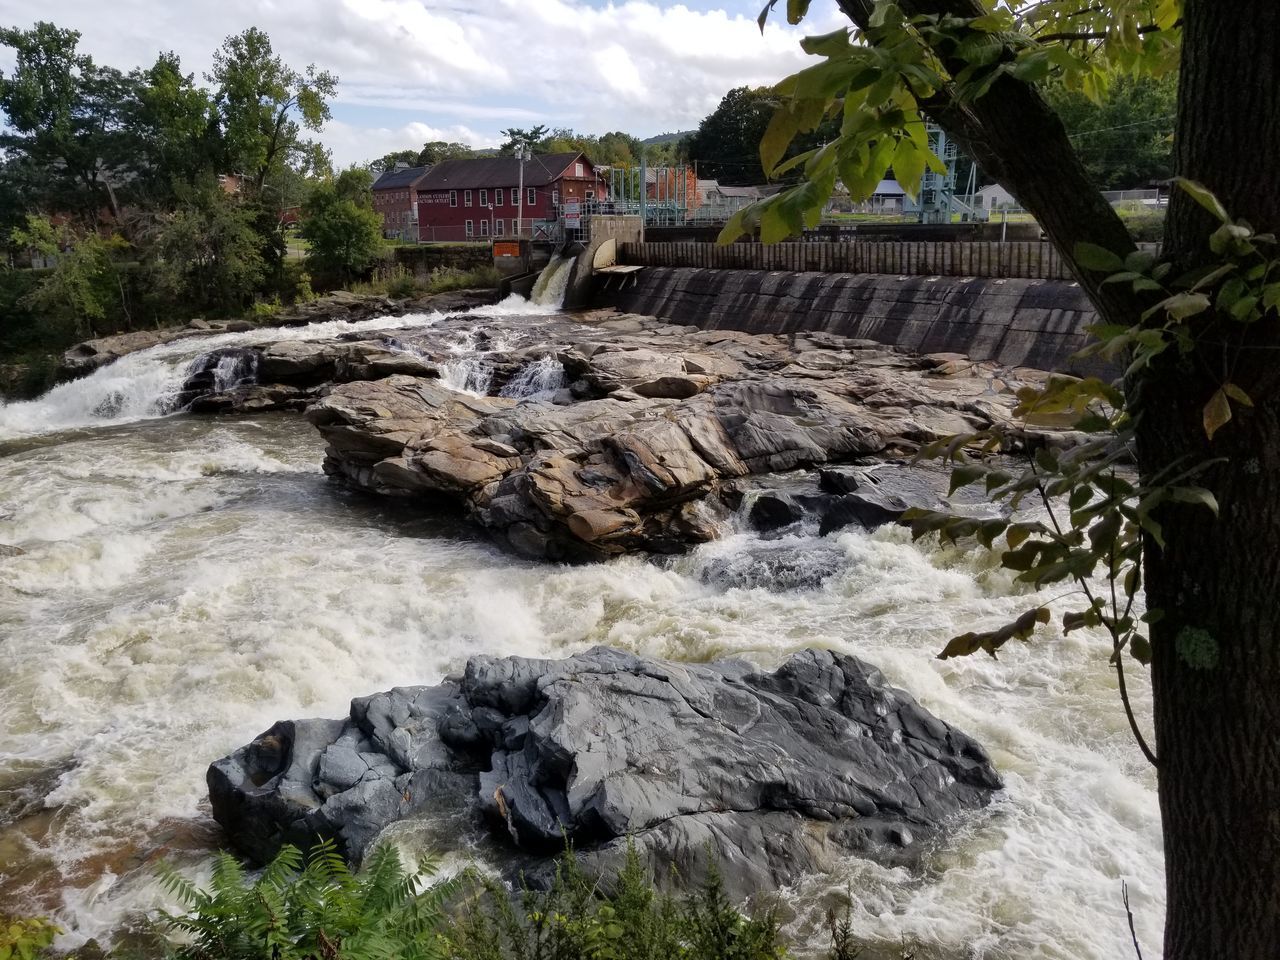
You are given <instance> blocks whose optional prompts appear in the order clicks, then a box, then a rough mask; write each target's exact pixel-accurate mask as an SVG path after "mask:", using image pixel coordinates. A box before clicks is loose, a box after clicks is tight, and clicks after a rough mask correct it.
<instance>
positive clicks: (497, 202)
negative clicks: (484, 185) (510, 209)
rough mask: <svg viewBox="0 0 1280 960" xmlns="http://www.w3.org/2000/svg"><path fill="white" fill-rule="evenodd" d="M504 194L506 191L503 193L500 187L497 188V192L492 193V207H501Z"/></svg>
mask: <svg viewBox="0 0 1280 960" xmlns="http://www.w3.org/2000/svg"><path fill="white" fill-rule="evenodd" d="M504 193H506V191H505V190H503V189H502V188H501V187H499V188H498V189H497V190H495V191H493V205H494V206H495V207H500V206H502V195H503V194H504Z"/></svg>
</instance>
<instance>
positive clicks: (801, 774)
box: [208, 648, 1001, 897]
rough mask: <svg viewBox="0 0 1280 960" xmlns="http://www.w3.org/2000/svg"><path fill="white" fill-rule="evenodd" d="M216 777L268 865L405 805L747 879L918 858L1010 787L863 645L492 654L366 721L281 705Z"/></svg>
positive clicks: (353, 849) (740, 881)
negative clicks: (686, 653)
mask: <svg viewBox="0 0 1280 960" xmlns="http://www.w3.org/2000/svg"><path fill="white" fill-rule="evenodd" d="M208 782H209V793H210V798H211V800H212V804H213V813H214V816H215V818H216V819H217V820H218V822H219V823H221V824H222V825H223V827H224V828H225V829H226V830H227V834H228V837H229V839H230V840H231V841H232V843H234V844H235V845H236V846H237V847H238V848H239V849H240V850H241V851H243V852H244V853H246V854H248V855H249V856H250V857H252V858H253V859H255V860H257V861H259V862H263V861H265V860H267V859H269V858H270V857H271V856H272V854H273V853H274V852H275V851H276V850H277V849H278V848H279V846H280V845H281V844H282V843H295V844H302V845H306V844H308V843H310V842H312V841H313V840H314V838H315V837H317V836H321V837H334V838H336V839H337V840H338V842H339V843H340V845H341V847H342V849H343V851H344V852H345V853H346V854H347V855H348V856H349V857H351V858H352V859H359V858H360V857H361V856H362V855H363V854H364V853H365V852H367V850H368V849H369V847H370V844H371V843H372V842H373V841H374V840H375V838H376V837H377V836H378V835H379V833H380V832H381V831H382V830H383V829H384V828H385V827H387V826H388V825H389V824H392V823H395V822H397V821H400V820H405V819H414V820H418V821H421V822H434V823H437V824H444V825H446V826H445V827H444V829H445V830H446V831H447V832H448V835H449V839H451V840H452V841H453V842H454V843H456V842H457V841H458V840H459V831H462V833H463V834H464V835H465V833H466V832H467V831H468V829H469V826H468V825H469V822H471V821H474V820H475V819H477V818H479V819H482V820H484V821H485V822H487V823H488V824H489V825H490V827H491V829H492V831H493V832H494V833H495V834H496V835H497V836H498V837H500V838H501V839H502V840H503V841H504V845H514V847H515V848H516V849H517V850H518V851H522V852H523V853H524V854H527V855H528V859H523V858H518V859H517V862H516V864H515V866H516V867H526V868H528V867H531V868H532V869H533V870H534V871H535V873H536V872H537V870H538V869H539V867H541V868H542V869H545V867H546V863H547V861H546V859H545V858H546V857H547V856H548V855H549V854H551V853H554V852H555V851H557V850H560V849H562V848H563V845H564V843H565V841H566V840H567V841H569V842H571V843H573V844H574V846H575V850H576V852H577V855H578V857H579V859H580V861H581V862H582V863H583V865H584V866H585V868H586V869H587V870H589V871H592V872H597V871H599V872H604V873H608V872H610V871H611V870H613V869H616V868H617V866H619V863H620V861H621V859H622V858H623V856H624V855H625V849H626V844H627V843H628V841H630V842H631V843H633V844H634V845H635V848H636V849H637V850H638V851H639V852H640V853H641V855H642V857H644V858H645V859H646V860H647V861H648V862H649V863H650V864H651V866H652V867H653V868H654V871H653V873H654V876H656V877H659V878H665V879H669V878H670V877H671V871H670V869H669V868H670V867H672V866H674V867H675V868H676V869H677V871H678V873H679V876H680V877H682V878H683V879H684V880H685V882H688V881H691V880H695V879H697V878H698V877H699V876H701V874H702V872H703V870H704V869H705V868H706V866H707V864H706V862H705V856H706V853H707V851H708V850H711V851H713V855H714V856H716V857H717V858H718V859H719V861H720V862H722V863H724V864H726V865H731V869H726V870H725V872H724V876H725V879H726V880H727V881H728V884H729V888H730V892H731V893H733V894H735V895H738V896H744V897H745V896H747V895H749V894H767V893H769V892H771V891H776V890H778V889H779V888H780V887H782V886H785V885H787V884H790V883H793V882H795V881H796V880H798V879H799V878H800V877H801V876H803V875H804V874H810V873H813V872H815V871H819V870H823V869H829V868H831V867H832V866H834V861H835V858H837V857H839V856H840V855H842V854H848V853H850V852H857V853H859V854H862V855H866V856H871V857H873V858H875V859H877V860H879V861H881V862H883V863H886V864H890V865H901V864H910V863H912V862H914V861H915V860H916V859H918V856H919V854H920V853H921V852H922V851H923V850H924V849H925V847H926V846H927V845H928V843H929V842H930V841H931V840H932V839H934V838H935V837H938V836H939V835H940V833H941V832H942V831H944V830H945V828H947V827H948V826H951V825H953V824H954V822H955V820H956V819H957V818H958V817H960V816H962V815H964V814H966V813H972V812H973V811H975V810H977V809H979V808H981V807H982V806H984V805H985V804H986V803H987V802H988V800H989V799H990V797H991V795H992V793H993V792H994V791H995V790H998V789H999V788H1000V786H1001V782H1000V778H999V776H998V775H997V774H996V772H995V770H994V768H993V767H992V765H991V762H990V760H989V758H988V757H987V755H986V753H985V752H984V751H983V749H982V747H981V746H979V745H978V744H977V743H976V742H975V741H974V740H972V739H971V738H970V737H968V736H966V735H965V734H963V733H961V732H960V731H959V730H956V729H955V728H954V727H952V726H950V725H949V724H946V723H944V722H942V721H941V720H939V719H937V718H936V717H934V716H932V715H931V714H930V713H929V712H928V711H926V710H925V709H923V708H922V707H921V706H920V705H919V704H918V703H916V701H915V700H914V699H912V697H911V696H910V695H909V694H907V693H905V692H903V691H901V690H898V689H895V688H893V687H891V686H889V685H888V684H887V683H886V682H885V680H884V677H883V676H882V675H881V674H880V672H879V671H878V670H876V669H875V668H874V667H871V666H869V665H868V664H866V663H863V662H862V661H861V660H858V659H856V658H854V657H849V656H842V655H840V654H835V653H831V652H828V651H818V650H811V651H805V652H803V653H798V654H796V655H794V656H792V657H791V658H790V659H788V660H787V661H786V662H785V663H783V664H782V666H781V667H780V668H779V669H778V670H777V671H776V672H774V673H763V672H759V671H758V670H756V669H755V668H753V667H752V666H751V665H750V664H748V663H746V662H743V661H738V660H735V661H721V662H717V663H712V664H706V665H694V664H681V663H672V662H668V661H663V660H655V659H650V658H644V657H637V656H634V655H632V654H628V653H624V652H621V651H617V650H611V649H607V648H596V649H594V650H591V651H589V652H587V653H585V654H583V655H581V656H576V657H572V658H569V659H566V660H530V659H524V658H519V657H511V658H507V659H496V658H492V657H473V658H472V659H471V660H470V661H468V663H467V666H466V670H465V672H464V673H463V674H462V675H459V676H454V677H450V678H447V679H446V680H445V681H444V682H443V683H441V684H439V685H437V686H432V687H398V688H396V689H394V690H389V691H387V692H385V693H378V694H374V695H372V696H368V697H361V698H357V699H356V700H353V701H352V703H351V713H350V716H349V717H347V718H345V719H341V720H294V721H285V722H281V723H277V724H276V725H275V726H273V727H272V728H271V729H270V730H268V731H266V732H265V733H263V734H262V735H261V736H259V737H258V738H257V739H256V740H254V741H253V742H252V743H250V744H248V745H247V746H245V747H242V748H241V749H239V750H237V751H236V752H235V753H233V754H231V755H230V756H228V757H226V758H224V759H222V760H219V761H218V762H216V763H214V764H213V765H212V766H211V767H210V769H209V775H208ZM513 872H514V871H513Z"/></svg>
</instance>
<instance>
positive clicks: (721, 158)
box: [684, 87, 839, 186]
mask: <svg viewBox="0 0 1280 960" xmlns="http://www.w3.org/2000/svg"><path fill="white" fill-rule="evenodd" d="M777 103H778V97H777V94H776V93H774V92H773V91H772V90H769V89H767V88H763V87H760V88H755V89H752V88H751V87H735V88H734V89H733V90H730V91H729V92H728V93H726V94H725V95H724V98H723V99H722V100H721V101H720V105H719V106H717V107H716V108H715V110H713V111H712V112H711V113H710V114H708V115H707V116H706V117H705V118H704V119H703V121H702V122H701V123H700V124H698V129H697V131H696V132H695V133H693V134H692V135H691V136H690V137H689V138H688V141H687V142H686V144H685V148H684V149H685V151H686V152H687V155H688V158H689V160H690V161H693V162H696V163H697V164H698V176H700V177H703V178H705V179H710V180H719V181H720V182H721V183H723V184H726V185H738V186H741V185H749V184H758V183H764V182H765V180H766V179H767V177H766V170H765V168H764V166H763V165H762V164H761V162H760V140H761V138H762V137H763V136H764V133H765V130H766V129H767V128H768V126H769V121H770V118H771V117H772V116H773V112H774V107H775V106H776V105H777ZM838 130H839V126H838V125H837V124H836V123H834V121H828V122H825V123H821V124H819V125H818V127H817V128H816V129H814V130H812V131H804V132H803V133H800V132H798V133H797V136H796V138H795V142H794V143H792V144H789V145H788V152H787V155H788V156H791V155H794V154H797V153H800V152H802V151H804V150H807V149H809V148H810V147H811V146H814V145H815V144H816V143H818V142H825V140H828V139H831V138H832V137H834V136H835V135H836V133H837V132H838Z"/></svg>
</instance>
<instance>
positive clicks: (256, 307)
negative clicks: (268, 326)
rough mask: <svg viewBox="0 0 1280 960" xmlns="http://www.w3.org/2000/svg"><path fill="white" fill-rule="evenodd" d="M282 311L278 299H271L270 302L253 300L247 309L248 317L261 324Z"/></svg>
mask: <svg viewBox="0 0 1280 960" xmlns="http://www.w3.org/2000/svg"><path fill="white" fill-rule="evenodd" d="M282 309H284V308H283V307H282V306H281V304H280V298H279V297H272V298H271V299H270V300H255V301H253V304H252V305H251V306H250V307H249V316H250V317H251V318H253V319H254V320H256V321H258V322H260V323H261V322H263V321H267V320H272V319H274V318H275V317H277V316H279V314H280V311H281V310H282Z"/></svg>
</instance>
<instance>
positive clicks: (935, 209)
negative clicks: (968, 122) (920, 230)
mask: <svg viewBox="0 0 1280 960" xmlns="http://www.w3.org/2000/svg"><path fill="white" fill-rule="evenodd" d="M925 130H926V133H927V135H928V137H929V149H930V150H932V151H933V152H934V154H935V155H936V156H937V157H938V159H939V160H941V161H942V162H943V164H944V165H945V166H946V172H945V173H937V172H936V171H934V170H931V169H929V168H927V167H926V168H925V171H924V177H923V178H922V179H921V181H920V222H921V223H950V222H951V211H952V209H953V208H954V206H955V203H954V201H955V195H956V157H957V156H958V154H959V151H958V150H957V149H956V145H955V141H953V140H952V139H951V138H950V137H948V136H947V133H946V131H945V130H943V129H942V128H941V127H939V126H937V125H936V124H932V123H930V124H927V125H926V127H925Z"/></svg>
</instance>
